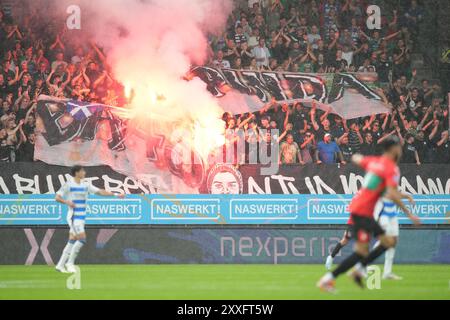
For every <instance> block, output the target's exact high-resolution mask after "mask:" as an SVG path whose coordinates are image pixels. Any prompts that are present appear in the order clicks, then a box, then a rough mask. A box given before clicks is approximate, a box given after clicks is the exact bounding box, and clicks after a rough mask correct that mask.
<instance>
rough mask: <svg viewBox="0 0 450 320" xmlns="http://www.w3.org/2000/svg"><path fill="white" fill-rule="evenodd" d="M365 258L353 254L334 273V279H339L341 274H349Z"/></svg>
mask: <svg viewBox="0 0 450 320" xmlns="http://www.w3.org/2000/svg"><path fill="white" fill-rule="evenodd" d="M362 258H363V256H362V255H360V254H359V253H356V252H353V253H352V254H351V255H350V256H348V257H347V258H346V259H345V260H344V261H342V262H341V264H340V265H339V266H337V268H336V269H335V270H334V271H333V272H332V274H333V277H334V278H337V277H338V276H339V275H340V274H342V273H344V272H347V271H348V270H350V268H351V267H353V266H354V265H355V264H357V263H358V261H360V260H361V259H362Z"/></svg>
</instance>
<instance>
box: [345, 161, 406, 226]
mask: <svg viewBox="0 0 450 320" xmlns="http://www.w3.org/2000/svg"><path fill="white" fill-rule="evenodd" d="M360 166H361V167H362V168H363V169H364V170H365V171H366V175H365V176H364V183H363V186H362V188H361V189H360V190H359V191H358V193H357V194H356V195H355V197H354V198H353V200H352V202H351V203H350V206H349V211H350V213H351V214H352V215H357V216H363V217H367V218H373V212H374V209H375V204H376V203H377V201H378V200H379V199H380V198H381V197H382V195H383V194H384V192H385V191H386V188H387V187H394V188H396V187H397V185H398V181H399V179H400V170H399V168H398V166H397V164H396V163H395V162H394V161H392V160H390V159H389V158H387V157H383V156H381V157H374V156H369V157H364V158H363V160H362V161H361V164H360Z"/></svg>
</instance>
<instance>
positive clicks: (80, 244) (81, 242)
mask: <svg viewBox="0 0 450 320" xmlns="http://www.w3.org/2000/svg"><path fill="white" fill-rule="evenodd" d="M85 243H86V240H78V241H77V242H75V244H74V245H73V247H72V251H71V252H70V256H69V261H68V262H67V263H68V264H75V259H76V258H77V256H78V253H79V252H80V250H81V248H82V247H83V246H84V244H85Z"/></svg>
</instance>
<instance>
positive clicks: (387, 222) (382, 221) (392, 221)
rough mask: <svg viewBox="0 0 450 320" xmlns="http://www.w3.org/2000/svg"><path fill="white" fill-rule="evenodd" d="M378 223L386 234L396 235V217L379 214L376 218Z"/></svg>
mask: <svg viewBox="0 0 450 320" xmlns="http://www.w3.org/2000/svg"><path fill="white" fill-rule="evenodd" d="M378 223H379V225H380V226H381V227H382V228H383V230H384V231H385V232H386V235H387V236H390V237H398V235H399V227H398V218H397V217H388V216H386V215H381V216H380V218H379V220H378Z"/></svg>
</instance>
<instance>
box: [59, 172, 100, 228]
mask: <svg viewBox="0 0 450 320" xmlns="http://www.w3.org/2000/svg"><path fill="white" fill-rule="evenodd" d="M99 190H100V189H99V188H97V187H94V186H93V185H92V184H91V183H88V182H84V181H81V182H80V184H78V183H76V182H75V181H74V180H73V179H71V180H69V181H67V182H66V183H65V184H64V185H62V186H61V189H59V190H58V192H57V193H56V194H57V195H59V196H60V197H62V198H64V199H66V200H70V201H72V202H73V203H74V204H75V208H69V212H68V218H69V219H85V217H86V202H87V198H88V195H89V194H95V193H97V192H98V191H99Z"/></svg>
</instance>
